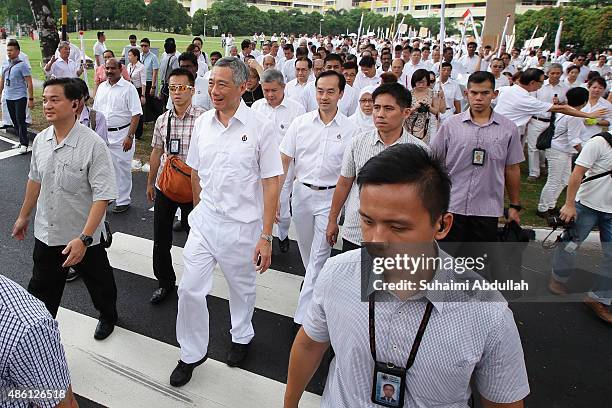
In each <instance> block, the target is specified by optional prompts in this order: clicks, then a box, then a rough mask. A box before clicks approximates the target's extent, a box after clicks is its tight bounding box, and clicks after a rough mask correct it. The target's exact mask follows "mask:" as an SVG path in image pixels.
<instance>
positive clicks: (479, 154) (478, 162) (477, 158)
mask: <svg viewBox="0 0 612 408" xmlns="http://www.w3.org/2000/svg"><path fill="white" fill-rule="evenodd" d="M486 158H487V151H486V150H485V149H478V148H477V149H474V150H472V164H473V165H474V166H484V163H485V159H486Z"/></svg>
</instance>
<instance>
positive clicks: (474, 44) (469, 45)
mask: <svg viewBox="0 0 612 408" xmlns="http://www.w3.org/2000/svg"><path fill="white" fill-rule="evenodd" d="M467 46H468V47H472V46H474V47H478V44H476V43H475V42H474V41H470V42H469V43H467Z"/></svg>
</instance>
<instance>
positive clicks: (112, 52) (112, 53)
mask: <svg viewBox="0 0 612 408" xmlns="http://www.w3.org/2000/svg"><path fill="white" fill-rule="evenodd" d="M107 52H108V53H109V54H110V55H112V56H113V58H115V52H114V51H113V50H111V49H108V50H104V52H103V53H102V56H104V54H106V53H107Z"/></svg>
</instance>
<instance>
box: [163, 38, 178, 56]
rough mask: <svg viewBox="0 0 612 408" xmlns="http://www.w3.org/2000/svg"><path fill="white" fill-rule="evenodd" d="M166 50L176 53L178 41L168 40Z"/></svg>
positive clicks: (165, 44)
mask: <svg viewBox="0 0 612 408" xmlns="http://www.w3.org/2000/svg"><path fill="white" fill-rule="evenodd" d="M164 51H165V52H166V54H174V53H175V52H176V43H175V42H174V41H166V42H165V43H164Z"/></svg>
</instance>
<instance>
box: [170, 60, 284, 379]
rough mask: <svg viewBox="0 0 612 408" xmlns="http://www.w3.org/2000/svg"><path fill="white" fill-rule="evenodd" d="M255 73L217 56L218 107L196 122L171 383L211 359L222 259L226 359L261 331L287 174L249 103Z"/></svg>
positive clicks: (266, 125) (214, 95) (214, 85)
mask: <svg viewBox="0 0 612 408" xmlns="http://www.w3.org/2000/svg"><path fill="white" fill-rule="evenodd" d="M248 76H249V70H248V68H247V66H246V64H245V63H244V62H242V61H241V60H240V59H238V58H235V57H225V58H222V59H220V60H219V61H217V63H216V64H215V66H214V67H213V69H212V74H211V76H210V80H209V93H210V95H211V99H212V103H213V107H214V109H211V110H209V111H208V112H206V113H204V114H203V115H202V116H200V117H199V118H198V119H197V120H196V123H195V125H194V129H193V133H192V136H191V143H190V145H189V153H188V154H187V165H189V166H190V167H191V168H192V171H191V184H192V187H193V203H194V205H195V207H194V209H193V211H192V212H191V213H190V214H189V226H190V227H191V230H190V232H189V237H188V238H187V243H186V244H185V248H184V250H183V262H184V265H185V269H184V272H183V278H182V280H181V283H180V285H179V289H178V295H179V301H178V315H177V318H176V337H177V340H178V343H179V344H180V346H181V359H180V361H179V363H178V365H177V366H176V368H175V369H174V371H173V372H172V375H171V376H170V384H171V385H173V386H182V385H185V384H187V383H188V382H189V380H190V379H191V375H192V373H193V369H194V368H195V367H197V366H198V365H200V364H202V363H204V361H206V359H207V352H208V338H209V315H208V306H207V302H206V295H208V294H209V293H210V291H211V290H212V284H213V271H214V268H215V266H216V265H217V264H218V265H219V266H220V267H221V270H222V271H223V274H224V276H225V280H226V281H227V284H228V286H229V293H230V296H229V307H230V314H231V322H232V328H231V330H230V333H231V338H232V343H231V347H230V350H229V352H228V355H227V360H226V363H227V365H229V366H230V367H235V366H237V365H239V364H240V363H241V362H242V361H243V360H244V359H245V357H246V355H247V347H248V344H249V343H250V341H251V339H252V338H253V336H254V335H255V332H254V330H253V325H252V323H251V319H252V317H253V311H254V309H255V278H256V275H257V272H260V273H263V272H265V271H266V270H267V269H268V267H269V266H270V262H271V257H272V225H273V223H274V214H275V213H276V205H277V203H278V194H279V180H278V176H279V175H281V174H282V173H283V170H282V165H281V160H280V152H279V151H278V144H277V140H276V138H275V137H271V136H272V135H274V129H273V128H272V124H271V123H270V122H268V121H266V120H263V119H260V118H259V116H258V115H256V114H254V112H253V111H252V110H251V109H250V108H248V107H247V106H246V105H245V103H244V102H243V101H242V98H241V96H242V94H243V93H244V92H245V90H246V81H247V78H248Z"/></svg>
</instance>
